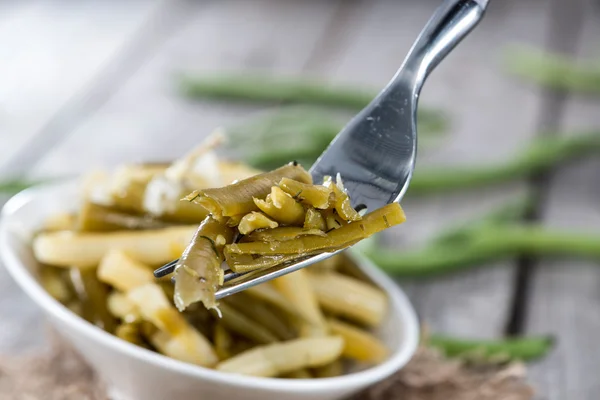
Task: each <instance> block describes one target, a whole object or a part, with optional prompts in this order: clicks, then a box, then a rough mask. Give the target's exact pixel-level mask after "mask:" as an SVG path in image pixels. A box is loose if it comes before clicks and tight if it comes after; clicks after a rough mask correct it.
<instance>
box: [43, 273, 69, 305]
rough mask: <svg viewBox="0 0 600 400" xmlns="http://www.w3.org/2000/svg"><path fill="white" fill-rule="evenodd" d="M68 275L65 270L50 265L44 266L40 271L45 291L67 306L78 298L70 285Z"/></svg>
mask: <svg viewBox="0 0 600 400" xmlns="http://www.w3.org/2000/svg"><path fill="white" fill-rule="evenodd" d="M67 273H68V272H67V271H65V269H64V268H57V267H53V266H50V265H42V266H41V268H40V271H39V276H40V283H41V284H42V286H43V287H44V289H46V291H47V292H48V293H49V294H50V295H51V296H52V297H54V298H55V299H56V300H58V301H60V302H61V303H62V304H67V303H69V302H70V301H71V300H73V299H74V298H75V297H76V294H75V293H74V289H73V286H72V285H70V284H69V281H68V277H67V276H66V274H67Z"/></svg>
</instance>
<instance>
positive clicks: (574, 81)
mask: <svg viewBox="0 0 600 400" xmlns="http://www.w3.org/2000/svg"><path fill="white" fill-rule="evenodd" d="M506 69H507V71H508V72H509V73H510V74H513V75H515V76H517V77H519V78H522V79H524V80H527V81H530V82H532V83H535V84H537V85H540V86H542V87H545V88H548V89H552V90H559V91H567V92H572V93H580V94H584V95H600V64H599V63H592V62H589V61H588V62H586V63H581V64H580V63H576V62H575V60H573V59H570V58H567V57H564V56H560V55H559V54H551V53H546V52H543V51H541V50H536V49H531V48H518V47H517V48H512V49H509V51H508V52H507V57H506Z"/></svg>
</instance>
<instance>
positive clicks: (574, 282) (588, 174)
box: [526, 1, 600, 400]
mask: <svg viewBox="0 0 600 400" xmlns="http://www.w3.org/2000/svg"><path fill="white" fill-rule="evenodd" d="M583 3H585V5H584V8H583V10H582V11H581V16H582V17H583V18H584V22H583V32H582V37H581V41H580V44H579V46H578V48H577V49H575V52H576V53H578V55H579V57H578V58H579V59H580V60H586V59H595V58H597V56H598V48H597V38H598V35H600V26H599V25H598V14H597V12H598V4H597V2H596V3H595V4H592V2H591V1H584V2H583ZM561 126H562V129H563V130H565V131H566V132H569V134H575V133H576V132H577V131H582V130H591V129H594V130H598V127H599V126H600V116H599V115H598V102H597V101H594V100H593V99H584V98H578V97H572V98H571V99H570V100H569V101H568V103H567V105H566V108H565V112H564V118H563V121H562V124H561ZM599 172H600V162H599V161H598V160H586V161H582V162H580V163H577V165H573V166H570V167H567V168H564V169H562V170H561V171H559V172H558V173H556V174H555V175H554V177H553V179H552V183H551V188H550V190H549V200H548V202H547V207H546V210H545V213H544V223H545V224H547V225H548V226H551V227H554V228H559V229H560V228H564V229H565V230H580V231H585V232H595V233H598V227H599V226H600V209H599V208H598V201H599V199H600V194H599V192H598V190H597V185H595V183H596V182H597V176H598V173H599ZM533 278H534V279H533V282H532V287H531V292H530V294H529V295H530V304H529V311H528V315H529V319H528V321H527V326H526V327H527V332H528V333H531V334H552V335H554V336H556V338H557V347H556V349H555V351H554V352H553V353H552V354H551V355H550V356H549V357H548V358H547V359H545V360H543V361H542V362H540V363H539V364H537V365H535V366H533V368H532V371H531V373H532V376H533V378H534V380H535V381H536V382H537V383H538V386H539V387H540V397H541V398H544V399H548V400H558V399H595V398H597V397H598V395H597V394H598V390H599V389H600V385H599V383H598V378H597V373H596V372H597V370H598V368H599V367H600V349H599V348H598V345H597V337H598V335H597V333H598V332H599V331H600V317H599V316H598V312H597V311H598V309H599V308H600V296H599V295H600V291H599V288H600V274H599V271H598V265H597V263H593V262H588V261H576V260H566V259H560V260H559V259H547V260H544V261H542V262H541V263H540V264H539V265H538V266H537V268H535V270H534V274H533Z"/></svg>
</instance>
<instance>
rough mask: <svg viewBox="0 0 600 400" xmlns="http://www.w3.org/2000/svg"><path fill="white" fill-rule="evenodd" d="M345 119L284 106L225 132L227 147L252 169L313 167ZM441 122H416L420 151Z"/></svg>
mask: <svg viewBox="0 0 600 400" xmlns="http://www.w3.org/2000/svg"><path fill="white" fill-rule="evenodd" d="M346 119H347V118H338V116H336V115H334V114H333V113H332V112H331V111H323V110H320V109H318V108H316V107H310V106H287V107H283V108H281V109H278V110H276V111H271V112H267V113H265V114H261V115H259V116H257V117H254V118H250V119H249V120H246V121H244V122H243V123H241V124H236V125H233V126H231V127H228V128H227V135H228V136H229V138H230V140H229V141H228V147H229V149H230V150H233V152H234V154H235V155H236V156H239V157H241V158H242V159H244V161H245V162H246V163H248V164H250V165H251V166H253V167H255V168H260V169H263V170H270V169H274V168H278V167H280V166H281V165H283V164H286V163H288V162H289V161H290V160H296V161H298V162H300V164H302V165H312V164H313V163H314V162H315V161H316V159H317V158H318V157H319V156H320V155H321V153H322V152H323V151H324V150H325V149H326V148H327V146H328V145H329V143H331V141H332V140H333V138H334V137H335V136H336V135H337V134H338V133H339V132H340V131H341V130H342V129H343V128H344V123H345V120H346ZM442 122H443V121H442V120H439V121H438V120H434V119H431V120H430V119H423V118H421V120H420V121H419V123H420V124H419V137H420V142H419V146H420V148H423V147H424V146H425V147H427V146H429V145H431V144H435V141H437V140H439V138H440V136H441V135H440V134H441V133H442V131H443V129H445V128H446V127H445V124H444V123H442Z"/></svg>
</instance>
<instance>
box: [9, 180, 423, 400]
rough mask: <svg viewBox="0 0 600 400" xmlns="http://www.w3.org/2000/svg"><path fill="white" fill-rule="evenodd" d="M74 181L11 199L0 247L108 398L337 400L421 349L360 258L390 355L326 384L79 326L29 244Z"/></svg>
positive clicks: (400, 310) (61, 207) (397, 302)
mask: <svg viewBox="0 0 600 400" xmlns="http://www.w3.org/2000/svg"><path fill="white" fill-rule="evenodd" d="M77 193H78V192H77V182H73V181H70V182H66V183H58V184H50V185H41V186H38V187H35V188H31V189H28V190H26V191H24V192H21V193H19V194H18V195H16V196H15V197H13V198H12V199H11V200H10V201H8V203H6V205H5V206H4V209H3V210H2V218H1V223H0V249H1V250H2V251H1V258H2V261H3V262H4V265H5V266H6V268H7V269H8V271H9V272H10V274H11V275H12V277H13V278H14V279H15V280H16V282H17V283H18V284H19V285H20V286H21V288H23V290H24V291H25V292H26V293H27V294H28V295H29V296H30V297H31V298H32V299H33V300H34V302H36V303H37V304H38V305H39V306H40V307H41V308H42V310H44V312H45V314H46V315H47V317H48V318H49V320H50V321H51V323H52V324H53V325H54V327H55V328H56V329H57V330H58V331H59V332H60V333H61V334H62V335H63V336H64V337H65V338H66V339H67V340H68V341H69V342H70V343H72V345H73V346H74V347H75V348H77V350H78V351H79V352H80V353H81V354H82V355H83V357H84V358H85V359H86V360H87V361H88V362H89V363H90V364H91V365H92V366H93V367H94V368H95V370H96V371H97V372H98V373H99V374H100V376H101V377H102V378H103V379H104V380H105V382H106V383H107V385H108V387H109V390H110V392H111V398H113V399H127V400H134V399H135V400H138V399H144V400H165V399H177V400H187V399H211V400H217V399H237V400H246V399H248V400H250V399H260V400H263V399H266V398H269V397H271V396H273V397H274V398H276V399H286V400H288V399H289V400H296V399H298V400H300V399H302V400H305V399H311V400H319V399H323V400H325V399H339V398H343V397H345V396H348V395H351V394H353V393H356V392H358V391H360V390H361V389H364V388H366V387H368V386H370V385H372V384H374V383H376V382H378V381H381V380H382V379H384V378H386V377H388V376H390V375H391V374H393V373H394V372H396V371H398V370H399V369H400V368H402V367H403V366H404V365H405V364H406V363H407V362H408V360H409V359H410V358H411V356H412V355H413V353H414V352H415V350H416V347H417V343H418V334H419V332H418V323H417V318H416V316H415V312H414V310H413V308H412V306H411V304H410V303H409V301H408V299H407V298H406V296H405V295H404V293H403V292H402V290H401V289H400V288H399V287H398V286H397V285H396V284H395V283H394V282H393V281H392V280H391V279H389V278H388V277H387V276H386V275H385V274H383V273H382V272H380V271H379V270H378V269H377V268H376V267H375V266H373V265H372V264H371V263H369V262H368V261H367V260H365V259H364V258H362V257H360V256H359V255H358V254H353V257H354V258H355V261H356V262H357V264H358V266H359V267H360V268H361V270H362V271H363V272H364V273H366V274H367V275H368V276H369V277H370V278H371V279H372V280H373V281H374V282H375V283H377V284H378V285H379V286H381V287H382V288H383V289H384V290H385V291H386V292H387V293H388V296H389V315H388V317H387V318H386V320H385V323H384V324H383V326H382V327H381V329H380V330H379V332H378V333H377V334H378V335H379V337H380V338H381V339H382V340H383V341H384V342H385V343H386V345H387V346H388V348H389V349H390V351H391V354H390V357H389V358H388V359H387V360H386V361H385V362H383V363H381V364H379V365H377V366H374V367H370V368H367V369H364V370H361V371H358V372H352V373H349V374H347V375H343V376H340V377H334V378H323V379H312V380H308V379H307V380H304V379H297V380H293V379H274V378H256V377H248V376H239V375H231V374H226V373H223V372H218V371H215V370H211V369H207V368H203V367H199V366H195V365H191V364H187V363H184V362H180V361H177V360H173V359H170V358H167V357H165V356H162V355H160V354H157V353H154V352H152V351H149V350H145V349H143V348H141V347H137V346H135V345H132V344H130V343H128V342H125V341H123V340H121V339H118V338H117V337H115V336H112V335H110V334H108V333H106V332H104V331H103V330H101V329H99V328H97V327H95V326H94V325H92V324H90V323H88V322H87V321H85V320H83V319H82V318H80V317H79V316H77V315H76V314H74V313H72V312H71V311H70V310H69V309H67V308H66V307H64V306H63V305H62V304H60V303H59V302H58V301H56V300H54V299H53V298H52V297H51V296H50V295H49V294H48V293H46V291H45V290H44V289H43V288H42V286H40V284H39V282H38V281H37V278H36V269H37V268H38V263H37V262H36V260H35V259H34V257H33V254H32V251H31V248H30V245H29V240H30V235H31V232H33V231H34V230H35V229H36V228H39V227H40V225H41V223H42V221H43V220H44V218H45V217H47V216H49V215H51V214H53V213H55V212H57V211H66V210H70V209H71V210H72V209H74V207H75V206H76V203H77Z"/></svg>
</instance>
